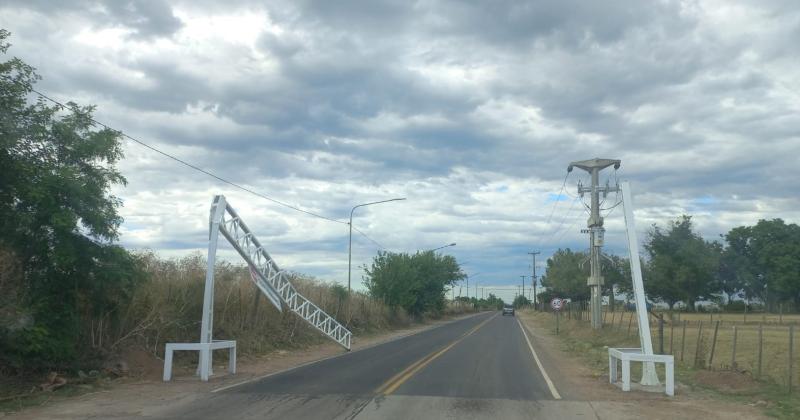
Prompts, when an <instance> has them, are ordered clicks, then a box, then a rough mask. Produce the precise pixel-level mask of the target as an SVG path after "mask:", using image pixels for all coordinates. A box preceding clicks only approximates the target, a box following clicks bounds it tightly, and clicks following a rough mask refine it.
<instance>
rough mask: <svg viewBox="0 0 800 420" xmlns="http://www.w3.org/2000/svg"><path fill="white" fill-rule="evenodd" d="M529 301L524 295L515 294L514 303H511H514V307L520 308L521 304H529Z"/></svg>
mask: <svg viewBox="0 0 800 420" xmlns="http://www.w3.org/2000/svg"><path fill="white" fill-rule="evenodd" d="M531 303H532V302H531V300H530V299H528V298H527V297H525V296H524V295H517V297H515V298H514V303H513V304H512V305H514V307H515V308H521V307H523V306H529V305H530V304H531Z"/></svg>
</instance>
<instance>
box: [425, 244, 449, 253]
mask: <svg viewBox="0 0 800 420" xmlns="http://www.w3.org/2000/svg"><path fill="white" fill-rule="evenodd" d="M449 246H456V243H455V242H453V243H452V244H447V245H442V246H440V247H439V248H433V249H429V250H428V251H427V252H433V251H438V250H440V249H442V248H447V247H449Z"/></svg>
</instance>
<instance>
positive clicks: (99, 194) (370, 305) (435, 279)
mask: <svg viewBox="0 0 800 420" xmlns="http://www.w3.org/2000/svg"><path fill="white" fill-rule="evenodd" d="M9 36H10V34H9V33H8V32H7V31H5V30H0V54H2V55H5V54H7V52H8V49H9V48H10V44H9V42H8V40H9ZM39 79H40V77H39V76H38V75H37V74H36V73H35V70H34V68H32V67H31V66H29V65H27V64H26V63H24V62H23V61H21V60H19V59H17V58H11V59H8V60H7V61H0V109H2V113H0V232H2V235H0V406H3V404H6V403H8V402H9V401H11V402H13V403H14V404H16V403H18V402H19V401H20V400H22V399H27V398H29V397H30V396H31V395H34V394H38V393H41V391H49V390H54V389H57V388H61V387H64V389H65V390H64V391H62V393H69V392H72V391H67V390H68V389H72V388H71V387H70V386H69V385H71V384H81V385H84V384H88V383H94V382H96V381H98V380H99V379H102V378H108V377H116V376H124V375H127V374H129V373H130V372H129V366H128V363H126V359H127V357H128V355H129V354H130V353H131V352H132V351H137V352H140V353H141V352H144V353H145V354H147V355H148V357H151V358H153V359H155V360H158V358H159V357H162V356H163V352H164V344H165V343H166V342H168V341H170V342H192V341H197V339H198V335H199V330H200V318H201V313H202V310H201V307H202V302H203V288H204V280H205V270H206V262H205V258H204V256H203V255H200V254H197V255H190V256H187V257H184V258H180V259H162V258H159V257H158V256H157V255H155V254H154V253H152V252H140V251H132V250H127V249H125V248H123V247H121V246H119V245H117V244H116V241H117V239H118V236H119V227H120V224H121V223H122V218H121V217H120V216H119V213H118V208H119V206H120V205H121V200H120V199H119V198H117V197H115V196H113V195H111V194H110V189H111V188H112V187H113V186H115V185H125V178H124V177H123V176H122V174H121V173H120V172H119V171H118V170H117V168H116V165H117V163H118V162H119V161H120V160H121V159H122V158H123V155H122V144H121V133H119V132H116V131H113V130H111V129H108V128H105V127H97V126H96V124H95V123H94V122H93V120H92V113H93V111H94V108H93V107H86V106H79V105H77V104H74V103H69V104H67V105H66V106H65V107H60V106H50V105H48V102H46V101H45V100H43V99H41V98H39V99H37V96H36V95H35V94H34V91H33V89H34V85H35V83H36V82H37V81H38V80H39ZM215 270H216V274H215V275H216V282H215V295H214V298H215V303H214V311H215V313H214V335H215V337H217V338H230V339H236V340H237V350H238V353H239V354H240V355H241V356H245V357H247V356H250V355H252V356H257V355H263V354H267V353H269V352H272V351H275V350H278V349H292V348H301V347H307V346H309V345H312V344H316V343H320V342H322V341H324V340H326V338H325V337H323V336H322V335H320V334H319V333H318V332H317V331H316V330H314V329H313V328H311V327H310V326H308V325H307V324H306V323H305V322H304V321H303V320H302V319H300V318H299V317H297V316H295V315H294V314H293V313H291V312H289V311H284V312H278V311H277V310H276V309H275V308H273V307H272V305H271V304H269V303H268V302H267V301H266V300H265V298H263V297H262V296H261V294H260V292H259V291H258V290H257V289H256V287H255V286H254V285H253V284H252V281H251V279H250V274H249V271H248V270H247V268H246V267H244V266H243V265H234V264H229V263H225V262H220V263H218V264H217V266H216V268H215ZM461 276H463V274H462V273H461V271H460V268H459V267H458V264H457V263H456V262H455V260H454V259H453V258H452V257H442V256H439V255H436V254H434V253H432V252H423V253H418V254H415V255H413V256H408V255H387V254H380V255H379V256H378V257H377V258H376V264H375V265H373V268H372V269H371V270H368V289H369V291H368V293H362V292H353V293H349V292H348V291H347V289H345V288H344V287H342V286H340V285H335V284H327V283H324V282H321V281H318V280H315V279H313V278H309V277H307V276H303V275H301V274H294V275H293V278H292V283H293V284H294V286H295V287H296V288H297V289H298V291H299V292H300V293H302V294H303V295H304V296H306V297H308V298H310V299H311V300H312V301H313V302H314V303H316V304H317V305H319V306H320V307H321V308H322V309H323V310H325V311H326V312H328V313H329V314H331V315H333V316H334V317H335V318H336V319H337V320H339V321H340V322H342V323H343V324H345V325H346V326H347V327H348V328H350V329H351V331H353V332H354V333H355V334H356V340H357V339H358V336H359V335H363V334H371V333H377V332H381V331H387V330H390V329H393V328H399V327H405V326H408V325H409V324H410V323H411V322H416V321H422V320H425V319H426V318H428V317H440V316H442V315H447V314H453V313H460V312H466V311H473V310H475V306H472V305H462V304H452V303H451V304H448V303H447V302H446V301H445V299H444V290H445V289H444V288H445V287H446V286H447V285H450V284H452V283H453V282H454V281H457V280H459V279H460V278H461ZM182 353H186V352H182ZM177 357H179V359H178V362H179V363H180V362H190V361H192V358H195V359H196V357H197V355H196V354H194V353H189V354H179V355H178V356H177ZM65 384H66V385H67V386H65ZM12 405H13V404H12Z"/></svg>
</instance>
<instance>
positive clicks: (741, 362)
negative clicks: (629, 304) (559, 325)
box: [562, 312, 800, 388]
mask: <svg viewBox="0 0 800 420" xmlns="http://www.w3.org/2000/svg"><path fill="white" fill-rule="evenodd" d="M674 315H675V316H674V317H673V318H674V321H673V322H670V321H669V318H668V316H666V314H665V316H664V319H665V322H664V353H666V354H672V355H674V356H675V362H676V363H678V364H681V365H684V366H693V367H699V368H708V369H712V370H718V371H721V370H735V371H738V372H743V373H747V374H750V375H751V376H753V377H754V378H756V379H764V380H768V381H772V382H774V383H776V384H779V385H782V386H787V385H788V384H789V375H790V374H791V375H792V377H791V382H792V384H793V386H794V387H795V388H797V387H798V380H799V379H800V378H798V353H800V348H799V347H798V345H799V344H800V338H798V335H800V329H797V327H795V329H796V330H797V331H795V336H794V355H793V356H794V359H793V366H792V370H791V371H790V370H789V329H790V327H791V326H792V325H794V323H795V320H800V315H797V314H791V315H789V314H784V315H783V317H782V319H780V317H779V315H778V314H768V315H765V317H764V318H766V320H767V322H766V323H765V324H763V325H762V324H760V321H761V320H762V316H761V314H759V316H758V317H755V316H752V314H750V316H748V322H747V323H744V322H743V314H741V313H739V314H731V313H715V314H713V318H712V317H711V316H710V315H709V314H686V313H683V314H680V315H678V313H675V314H674ZM585 316H586V315H585V312H584V320H583V321H576V322H581V323H586V322H587V321H585ZM562 319H563V318H562ZM604 319H605V323H604V325H605V330H607V331H609V332H612V331H613V333H614V334H617V335H618V334H623V335H624V337H625V338H626V339H630V338H634V339H635V338H636V337H638V334H639V333H638V328H637V323H636V319H635V314H634V313H632V312H617V313H611V312H608V313H605V314H604ZM631 319H632V322H631ZM712 319H713V322H710V321H711V320H712ZM612 320H613V324H612ZM651 321H653V322H652V323H651V325H650V330H651V336H652V338H653V348H654V349H655V351H659V345H660V340H659V335H658V323H657V322H654V319H653V318H652V317H651ZM718 321H719V329H718V330H717V339H716V344H715V343H714V329H715V326H716V325H717V322H718ZM780 321H782V322H783V323H782V324H780V323H779V322H780ZM684 324H685V326H686V327H685V331H684ZM701 326H702V327H701ZM734 326H735V327H736V358H735V359H734V358H733V356H734V354H733V337H734V331H733V328H734ZM759 326H761V328H762V341H761V351H762V353H761V370H760V371H759V367H758V350H759V335H758V330H759ZM698 338H699V340H698ZM698 341H699V346H698ZM633 343H634V344H636V341H635V340H634V342H633ZM617 345H618V344H617ZM636 346H637V347H638V345H636ZM712 348H713V350H714V353H713V358H712V355H711V351H712Z"/></svg>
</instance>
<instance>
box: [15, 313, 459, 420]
mask: <svg viewBox="0 0 800 420" xmlns="http://www.w3.org/2000/svg"><path fill="white" fill-rule="evenodd" d="M473 315H474V314H467V315H462V316H458V317H452V318H448V319H442V320H437V321H430V322H427V323H425V324H415V325H413V326H411V327H409V328H405V329H399V330H393V331H390V332H384V333H379V334H374V335H369V336H362V337H355V338H354V339H353V345H352V350H353V351H358V350H361V349H364V348H368V347H372V346H375V345H378V344H380V343H384V342H387V341H391V340H396V339H399V338H402V337H405V336H407V335H411V334H416V333H419V332H421V331H424V330H426V329H430V328H435V327H438V326H440V325H443V324H446V323H449V322H453V321H456V320H458V319H462V318H466V317H469V316H473ZM343 353H344V352H343V351H342V348H341V347H340V346H338V345H337V344H335V343H332V342H326V343H323V344H320V345H315V346H312V347H309V348H308V349H305V350H292V351H286V350H280V351H276V352H273V353H270V354H267V355H264V356H261V357H258V358H240V359H239V360H238V364H237V373H236V374H235V375H228V374H227V373H226V371H225V365H224V364H218V363H215V366H214V372H216V373H217V375H215V376H212V377H211V379H210V380H209V381H208V382H206V383H204V382H201V381H200V380H199V379H198V378H197V377H195V376H194V375H193V373H194V372H193V369H192V368H191V367H188V366H182V367H176V369H175V370H174V372H173V377H174V378H173V380H172V381H171V382H167V383H165V382H163V381H161V368H162V367H163V365H162V364H160V362H159V361H158V360H157V359H152V360H149V361H147V360H141V361H138V362H136V363H135V364H136V366H135V368H134V367H133V366H132V372H134V377H129V378H122V379H118V380H116V381H112V382H110V383H107V384H106V385H104V386H101V387H98V389H95V390H93V391H92V392H88V393H85V394H83V395H78V396H69V395H68V393H63V392H61V390H58V391H55V392H53V393H51V395H49V397H48V398H46V399H44V400H43V402H42V404H41V405H40V406H36V407H28V408H24V409H22V410H21V411H17V412H7V413H0V418H3V419H9V420H10V419H15V420H34V419H36V420H38V419H88V418H106V419H109V418H110V419H113V418H128V417H139V416H141V417H147V416H148V415H150V414H154V413H157V412H159V411H161V410H163V409H164V408H165V407H167V406H172V405H174V404H179V403H180V404H183V403H189V402H191V401H194V400H198V399H201V398H203V397H204V396H206V395H208V393H209V392H213V391H215V390H219V389H222V388H225V387H229V386H232V385H235V384H238V383H242V382H246V381H252V380H257V379H259V378H261V377H264V376H267V375H270V374H274V373H277V372H280V371H283V370H286V369H291V368H294V367H297V366H301V365H304V364H307V363H312V362H315V361H319V360H322V359H326V358H330V357H336V356H337V355H341V354H343Z"/></svg>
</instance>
